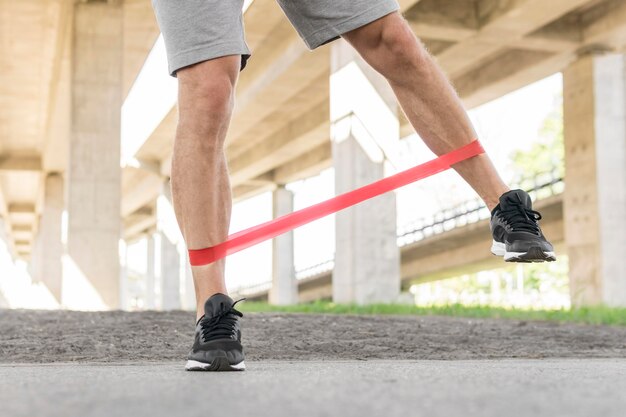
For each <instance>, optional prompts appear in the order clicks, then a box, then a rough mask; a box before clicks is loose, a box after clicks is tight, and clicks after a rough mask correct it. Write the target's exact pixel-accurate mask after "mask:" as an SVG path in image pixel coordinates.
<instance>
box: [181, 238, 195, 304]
mask: <svg viewBox="0 0 626 417" xmlns="http://www.w3.org/2000/svg"><path fill="white" fill-rule="evenodd" d="M178 250H179V251H180V253H181V254H182V257H181V264H182V265H184V266H185V267H184V269H183V270H184V280H185V296H184V297H183V305H182V308H183V309H184V310H192V311H195V310H196V307H197V305H196V288H195V286H194V283H193V273H192V271H191V264H189V256H188V255H187V246H186V245H185V244H184V242H182V243H181V244H180V246H179V249H178Z"/></svg>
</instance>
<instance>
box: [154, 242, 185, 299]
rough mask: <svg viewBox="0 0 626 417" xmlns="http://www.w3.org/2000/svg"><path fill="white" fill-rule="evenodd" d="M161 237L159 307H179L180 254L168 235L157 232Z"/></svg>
mask: <svg viewBox="0 0 626 417" xmlns="http://www.w3.org/2000/svg"><path fill="white" fill-rule="evenodd" d="M159 233H160V235H161V239H159V241H160V243H161V250H160V253H161V260H160V261H161V262H160V264H161V268H160V269H161V274H160V280H159V281H160V283H161V297H162V299H161V300H162V301H161V308H162V309H163V310H176V309H180V307H181V304H180V299H181V296H180V254H179V253H178V247H177V244H176V243H175V242H172V241H170V239H169V238H168V236H167V235H166V234H165V233H163V232H159Z"/></svg>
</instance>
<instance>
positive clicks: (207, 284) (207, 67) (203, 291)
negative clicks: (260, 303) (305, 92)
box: [172, 56, 240, 318]
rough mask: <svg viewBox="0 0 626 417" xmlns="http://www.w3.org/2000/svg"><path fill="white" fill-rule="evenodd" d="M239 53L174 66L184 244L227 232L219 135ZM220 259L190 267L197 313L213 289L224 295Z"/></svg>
mask: <svg viewBox="0 0 626 417" xmlns="http://www.w3.org/2000/svg"><path fill="white" fill-rule="evenodd" d="M239 65H240V57H239V56H228V57H224V58H218V59H214V60H210V61H206V62H202V63H200V64H197V65H193V66H191V67H187V68H184V69H181V70H180V71H178V73H177V76H178V85H179V93H178V109H179V121H178V128H177V130H176V139H175V142H174V154H173V158H172V197H173V200H174V211H175V212H176V219H177V220H178V225H179V226H180V229H181V231H182V234H183V237H184V238H185V242H186V244H187V247H188V248H189V249H203V248H207V247H210V246H213V245H215V244H218V243H220V242H222V241H224V240H225V239H226V237H227V236H228V226H229V223H230V213H231V208H232V200H231V192H230V183H229V179H228V170H227V167H226V158H225V155H224V139H225V137H226V132H227V130H228V125H229V123H230V118H231V114H232V109H233V104H234V88H235V83H236V82H237V77H238V74H239ZM224 265H225V264H224V260H221V261H219V262H215V263H213V264H211V265H207V266H195V267H192V272H193V281H194V287H195V290H196V304H197V317H198V318H200V317H201V316H202V314H203V313H204V311H203V310H204V302H205V301H206V299H207V298H209V297H210V296H211V295H213V294H215V293H222V294H226V284H225V281H224Z"/></svg>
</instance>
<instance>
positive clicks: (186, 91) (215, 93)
mask: <svg viewBox="0 0 626 417" xmlns="http://www.w3.org/2000/svg"><path fill="white" fill-rule="evenodd" d="M181 84H182V83H181ZM186 84H187V85H185V86H183V85H181V89H182V91H180V97H179V107H180V110H179V111H180V122H181V123H186V122H191V121H196V122H200V121H203V120H204V121H210V120H214V121H216V120H221V119H224V118H228V117H230V113H231V111H232V109H233V105H234V97H235V86H234V84H233V83H231V82H230V80H229V79H228V78H227V77H223V76H219V75H218V76H216V77H214V78H204V77H203V78H200V79H193V80H190V81H188V82H187V83H186Z"/></svg>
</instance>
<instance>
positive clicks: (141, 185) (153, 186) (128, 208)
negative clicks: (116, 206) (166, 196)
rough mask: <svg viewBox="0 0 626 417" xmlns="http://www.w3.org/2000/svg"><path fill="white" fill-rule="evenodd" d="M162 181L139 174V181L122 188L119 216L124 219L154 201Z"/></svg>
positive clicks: (148, 175)
mask: <svg viewBox="0 0 626 417" xmlns="http://www.w3.org/2000/svg"><path fill="white" fill-rule="evenodd" d="M162 185H163V179H162V178H161V177H158V176H156V175H153V174H149V173H144V174H143V175H141V174H140V178H139V180H137V181H136V182H135V183H134V184H132V185H129V186H126V187H124V190H123V196H122V204H121V214H122V217H123V218H125V217H127V216H129V215H130V214H132V213H134V212H135V211H137V210H139V209H140V208H142V207H144V206H145V205H148V204H150V203H151V202H153V201H155V200H156V198H157V197H158V196H159V193H160V192H161V188H162Z"/></svg>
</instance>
